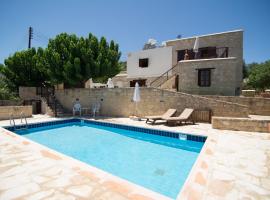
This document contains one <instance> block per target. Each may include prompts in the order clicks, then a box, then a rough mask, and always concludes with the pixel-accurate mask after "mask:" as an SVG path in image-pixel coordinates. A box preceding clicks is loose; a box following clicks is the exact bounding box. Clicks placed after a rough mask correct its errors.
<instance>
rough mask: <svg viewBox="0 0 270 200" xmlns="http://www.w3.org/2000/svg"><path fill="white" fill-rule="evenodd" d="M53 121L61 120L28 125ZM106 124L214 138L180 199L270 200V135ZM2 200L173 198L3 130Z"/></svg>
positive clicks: (202, 126)
mask: <svg viewBox="0 0 270 200" xmlns="http://www.w3.org/2000/svg"><path fill="white" fill-rule="evenodd" d="M48 120H55V119H54V118H48V117H46V118H42V117H40V118H39V119H37V118H35V119H29V120H28V122H29V123H31V121H34V122H37V121H48ZM100 120H101V121H103V120H104V121H110V122H115V123H122V124H130V125H134V126H143V127H150V128H151V127H152V128H156V129H166V130H174V131H178V132H184V133H192V134H199V135H207V136H208V138H207V141H206V143H205V145H204V147H203V149H202V151H201V153H200V156H199V157H198V159H197V161H196V163H195V165H194V166H193V168H192V171H191V173H190V175H189V177H188V179H187V181H186V183H185V185H184V186H183V188H182V190H181V192H180V193H179V195H178V198H177V199H181V200H182V199H183V200H199V199H200V200H201V199H207V200H212V199H215V200H225V199H230V200H233V199H241V200H248V199H250V200H251V199H258V200H261V199H270V134H269V133H252V132H242V131H224V130H215V129H212V128H211V125H210V124H196V125H186V126H178V127H167V126H164V125H161V124H159V125H155V126H152V125H147V124H145V121H133V120H130V119H128V118H105V119H100ZM1 125H8V124H7V121H2V122H1V121H0V126H1ZM0 199H1V200H2V199H4V200H6V199H35V200H36V199H104V200H105V199H119V200H122V199H138V200H139V199H144V200H147V199H168V198H166V197H164V196H162V195H159V194H157V193H155V192H152V191H150V190H147V189H145V188H143V187H140V186H138V185H135V184H132V183H130V182H128V181H125V180H123V179H120V178H118V177H115V176H113V175H110V174H108V173H106V172H103V171H101V170H99V169H97V168H94V167H92V166H89V165H86V164H84V163H82V162H80V161H77V160H75V159H73V158H70V157H68V156H65V155H63V154H60V153H57V152H55V151H53V150H50V149H48V148H47V147H44V146H42V145H39V144H37V143H35V142H32V141H30V140H27V139H25V138H23V137H21V136H18V135H16V134H14V133H11V132H9V131H6V130H4V129H2V128H0Z"/></svg>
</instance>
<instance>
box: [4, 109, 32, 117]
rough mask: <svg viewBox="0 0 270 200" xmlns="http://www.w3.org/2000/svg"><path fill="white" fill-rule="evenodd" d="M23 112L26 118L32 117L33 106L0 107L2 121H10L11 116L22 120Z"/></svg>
mask: <svg viewBox="0 0 270 200" xmlns="http://www.w3.org/2000/svg"><path fill="white" fill-rule="evenodd" d="M21 112H23V113H24V115H25V117H31V116H32V106H0V120H4V119H9V118H10V114H13V117H14V118H20V115H21Z"/></svg>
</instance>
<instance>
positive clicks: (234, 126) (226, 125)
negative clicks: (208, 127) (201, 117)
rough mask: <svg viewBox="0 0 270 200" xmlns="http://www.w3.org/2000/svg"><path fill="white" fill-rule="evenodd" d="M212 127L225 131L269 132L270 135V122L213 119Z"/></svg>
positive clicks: (224, 118) (223, 118) (244, 119)
mask: <svg viewBox="0 0 270 200" xmlns="http://www.w3.org/2000/svg"><path fill="white" fill-rule="evenodd" d="M212 127H213V128H216V129H223V130H234V131H251V132H266V133H267V132H268V133H270V120H261V119H260V120H257V119H250V118H231V117H213V118H212Z"/></svg>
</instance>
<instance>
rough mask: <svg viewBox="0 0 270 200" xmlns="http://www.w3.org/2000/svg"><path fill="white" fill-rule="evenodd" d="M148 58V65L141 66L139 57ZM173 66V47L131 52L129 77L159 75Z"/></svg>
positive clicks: (128, 61) (128, 68) (128, 64)
mask: <svg viewBox="0 0 270 200" xmlns="http://www.w3.org/2000/svg"><path fill="white" fill-rule="evenodd" d="M141 58H148V59H149V60H148V67H145V68H142V67H139V59H141ZM171 67H172V47H160V48H155V49H148V50H142V51H138V52H133V53H129V55H128V59H127V74H128V78H144V77H158V76H160V75H161V74H163V73H164V72H166V71H167V70H169V69H170V68H171Z"/></svg>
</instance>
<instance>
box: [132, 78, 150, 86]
mask: <svg viewBox="0 0 270 200" xmlns="http://www.w3.org/2000/svg"><path fill="white" fill-rule="evenodd" d="M136 82H138V84H139V86H140V87H146V79H139V80H133V81H130V87H135V84H136Z"/></svg>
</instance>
